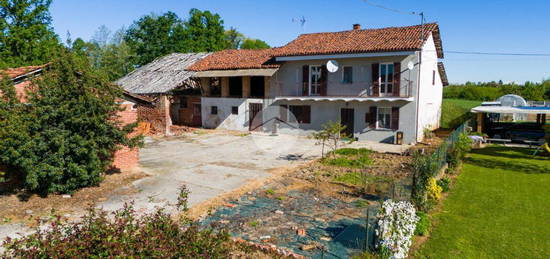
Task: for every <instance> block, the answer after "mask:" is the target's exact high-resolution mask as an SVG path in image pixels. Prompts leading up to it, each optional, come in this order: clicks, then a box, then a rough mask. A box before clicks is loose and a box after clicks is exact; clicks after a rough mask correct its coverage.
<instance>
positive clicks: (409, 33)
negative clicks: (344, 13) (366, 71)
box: [282, 23, 443, 58]
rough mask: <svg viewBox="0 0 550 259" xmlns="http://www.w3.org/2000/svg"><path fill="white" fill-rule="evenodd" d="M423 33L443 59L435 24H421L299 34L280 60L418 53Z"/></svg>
mask: <svg viewBox="0 0 550 259" xmlns="http://www.w3.org/2000/svg"><path fill="white" fill-rule="evenodd" d="M422 30H423V31H424V39H426V38H428V36H429V35H430V33H433V35H434V40H435V42H436V43H435V44H436V48H437V50H438V56H439V57H440V58H443V52H442V46H441V39H440V36H439V26H438V25H437V24H436V23H429V24H424V27H422V26H421V25H415V26H407V27H389V28H380V29H365V30H350V31H342V32H323V33H311V34H302V35H300V36H299V37H298V38H297V39H295V40H293V41H292V42H290V43H288V44H287V45H286V46H284V47H283V48H284V51H283V52H284V53H283V55H282V56H298V55H300V56H301V55H320V54H344V53H368V52H385V51H410V50H418V49H420V48H421V47H422V45H423V42H422V40H421V39H420V35H421V32H422Z"/></svg>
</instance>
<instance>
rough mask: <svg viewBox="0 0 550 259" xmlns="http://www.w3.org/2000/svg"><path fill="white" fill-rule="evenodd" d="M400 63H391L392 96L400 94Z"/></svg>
mask: <svg viewBox="0 0 550 259" xmlns="http://www.w3.org/2000/svg"><path fill="white" fill-rule="evenodd" d="M400 83H401V63H400V62H396V63H393V96H399V95H400V93H401V90H400V89H401V87H400Z"/></svg>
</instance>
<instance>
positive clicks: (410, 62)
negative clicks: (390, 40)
mask: <svg viewBox="0 0 550 259" xmlns="http://www.w3.org/2000/svg"><path fill="white" fill-rule="evenodd" d="M407 68H408V69H409V70H413V68H414V62H412V61H409V63H407Z"/></svg>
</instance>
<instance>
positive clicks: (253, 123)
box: [248, 103, 263, 131]
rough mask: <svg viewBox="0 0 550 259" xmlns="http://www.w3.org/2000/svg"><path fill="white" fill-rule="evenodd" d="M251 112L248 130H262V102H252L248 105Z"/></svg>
mask: <svg viewBox="0 0 550 259" xmlns="http://www.w3.org/2000/svg"><path fill="white" fill-rule="evenodd" d="M248 112H249V117H248V118H249V122H248V123H249V124H248V130H250V131H252V130H260V129H261V126H262V123H263V116H262V113H261V112H262V104H261V103H251V104H249V107H248Z"/></svg>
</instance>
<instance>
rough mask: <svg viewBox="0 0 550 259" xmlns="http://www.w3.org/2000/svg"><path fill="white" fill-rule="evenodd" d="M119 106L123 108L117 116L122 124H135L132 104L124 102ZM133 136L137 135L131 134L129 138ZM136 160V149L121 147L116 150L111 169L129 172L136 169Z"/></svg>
mask: <svg viewBox="0 0 550 259" xmlns="http://www.w3.org/2000/svg"><path fill="white" fill-rule="evenodd" d="M121 106H122V107H123V108H124V110H123V111H119V112H118V116H119V120H120V121H121V122H122V124H123V125H127V124H130V123H134V122H136V121H137V118H138V112H137V109H134V108H133V106H134V104H133V103H129V102H124V103H122V104H121ZM135 134H138V133H137V132H133V133H131V134H130V136H134V135H135ZM138 160H139V149H138V148H128V147H122V148H121V149H119V150H117V151H116V152H115V154H114V160H113V169H115V170H120V171H121V172H128V171H131V170H132V169H134V168H136V167H137V165H138Z"/></svg>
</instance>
